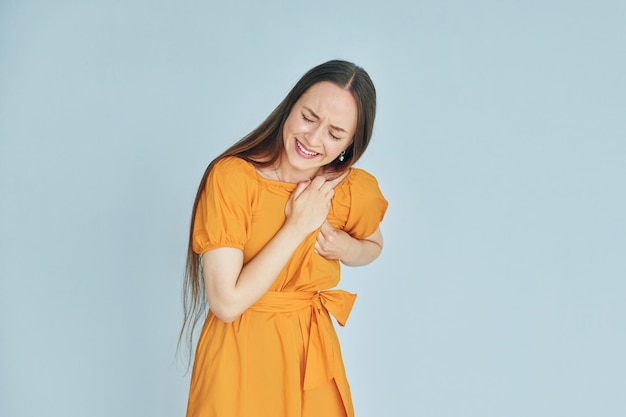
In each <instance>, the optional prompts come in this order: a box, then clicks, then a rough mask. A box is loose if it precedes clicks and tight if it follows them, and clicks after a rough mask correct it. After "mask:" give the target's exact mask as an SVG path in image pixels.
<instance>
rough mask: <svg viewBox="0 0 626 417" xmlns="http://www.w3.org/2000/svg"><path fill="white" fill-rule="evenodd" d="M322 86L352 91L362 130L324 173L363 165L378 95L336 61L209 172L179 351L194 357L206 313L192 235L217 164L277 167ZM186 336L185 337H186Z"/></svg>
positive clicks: (303, 83)
mask: <svg viewBox="0 0 626 417" xmlns="http://www.w3.org/2000/svg"><path fill="white" fill-rule="evenodd" d="M322 81H329V82H332V83H334V84H336V85H337V86H339V87H341V88H343V89H345V90H348V91H350V92H351V93H352V95H353V96H354V98H355V100H356V103H357V127H356V132H355V134H354V138H353V139H354V140H353V141H352V143H351V144H350V146H348V148H347V149H346V152H345V154H344V158H343V161H341V160H339V158H337V159H335V160H334V161H333V162H330V163H329V164H328V165H326V166H325V167H324V171H325V172H337V173H340V172H344V171H345V170H347V169H349V168H350V167H351V166H352V165H353V164H354V163H355V162H356V161H358V160H359V158H360V157H361V155H363V152H365V149H367V145H368V144H369V142H370V138H371V137H372V129H373V127H374V117H375V115H376V90H375V88H374V84H373V83H372V80H371V79H370V77H369V75H368V74H367V72H365V70H364V69H363V68H361V67H359V66H357V65H355V64H353V63H351V62H347V61H341V60H333V61H328V62H326V63H323V64H321V65H318V66H317V67H315V68H313V69H311V70H309V71H308V72H307V73H306V74H304V76H303V77H302V78H301V79H300V80H299V81H298V82H297V83H296V85H295V86H294V87H293V88H292V89H291V91H290V92H289V94H287V97H285V99H284V100H283V101H282V102H281V103H280V104H279V105H278V107H276V109H274V111H273V112H272V113H271V114H270V115H269V116H268V118H267V119H265V121H264V122H263V123H261V124H260V125H259V126H258V127H257V128H256V129H254V130H253V131H252V132H250V133H249V134H248V135H246V136H245V137H244V138H242V139H241V140H239V141H238V142H237V143H235V144H234V145H233V146H231V147H230V148H228V149H227V150H226V151H224V152H223V153H222V154H221V155H219V156H218V157H217V158H215V159H214V160H213V161H211V163H210V164H209V166H208V167H207V169H206V170H205V171H204V175H203V176H202V180H201V181H200V185H199V187H198V192H197V193H196V199H195V201H194V203H193V210H192V212H191V227H190V228H189V244H188V248H187V267H186V270H185V280H184V283H183V310H184V320H183V325H182V328H181V330H180V334H179V338H178V346H179V347H180V343H181V341H182V340H183V339H186V341H187V344H188V354H189V357H191V352H192V339H193V332H194V328H195V326H196V324H197V323H198V320H199V319H200V318H201V317H202V316H203V315H204V313H205V311H206V305H207V301H206V295H205V294H204V281H203V277H202V260H201V257H200V255H199V254H197V253H195V252H194V251H193V248H192V243H193V229H194V223H195V218H196V210H197V208H198V203H199V201H200V198H201V196H202V193H203V191H204V188H205V184H206V181H207V178H208V176H209V173H210V172H211V169H213V166H214V165H215V163H216V162H217V161H219V160H221V159H222V158H225V157H228V156H238V157H240V158H243V159H245V160H247V161H249V162H251V163H253V164H255V165H256V166H259V167H266V166H270V165H272V164H274V163H275V162H276V161H277V160H278V158H279V157H280V155H281V152H282V150H283V146H284V145H283V140H282V132H283V126H284V124H285V120H286V119H287V116H289V113H290V112H291V109H292V107H293V106H294V104H295V103H296V102H297V101H298V99H299V98H300V96H302V94H304V93H305V92H306V91H307V90H308V89H309V88H310V87H311V86H313V85H314V84H316V83H319V82H322ZM185 333H186V335H185Z"/></svg>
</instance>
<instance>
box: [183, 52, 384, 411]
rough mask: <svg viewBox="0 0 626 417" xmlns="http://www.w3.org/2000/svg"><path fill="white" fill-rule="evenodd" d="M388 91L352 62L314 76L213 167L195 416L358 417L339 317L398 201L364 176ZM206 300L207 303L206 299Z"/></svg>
mask: <svg viewBox="0 0 626 417" xmlns="http://www.w3.org/2000/svg"><path fill="white" fill-rule="evenodd" d="M375 111H376V92H375V89H374V85H373V84H372V82H371V80H370V78H369V76H368V75H367V73H366V72H365V71H364V70H363V69H361V68H360V67H357V66H355V65H354V64H352V63H349V62H345V61H330V62H326V63H324V64H322V65H319V66H317V67H315V68H313V69H312V70H310V71H309V72H307V73H306V74H305V75H304V76H303V77H302V79H300V81H299V82H298V83H297V84H296V85H295V87H294V88H293V89H292V90H291V91H290V92H289V94H288V95H287V97H286V98H285V99H284V100H283V102H282V103H281V104H280V105H279V106H278V107H277V108H276V109H275V110H274V112H273V113H272V114H271V115H270V116H269V117H268V118H267V119H266V120H265V121H264V122H263V123H262V124H261V125H260V126H259V127H258V128H257V129H255V130H254V131H253V132H251V133H250V134H249V135H247V136H246V137H244V138H243V139H242V140H240V141H239V142H238V143H236V144H235V145H233V146H232V147H231V148H230V149H228V150H227V151H226V152H224V153H223V154H222V155H220V156H218V157H217V158H216V159H215V160H213V162H211V164H209V166H208V168H207V170H206V172H205V174H204V177H203V178H202V181H201V184H200V187H199V189H198V193H197V196H196V200H195V203H194V208H193V215H192V223H191V231H190V237H189V250H188V256H187V273H186V277H185V285H184V291H185V304H184V307H185V322H184V325H183V331H181V336H182V333H183V332H184V331H185V329H186V330H187V331H188V333H187V334H188V338H189V340H190V339H191V333H192V332H193V327H194V325H195V324H196V322H197V321H198V319H199V318H200V317H201V315H202V313H203V311H204V308H205V305H206V304H205V303H206V300H207V299H208V304H209V306H210V310H209V312H208V315H207V316H206V320H205V323H204V327H203V330H202V333H201V335H200V338H199V341H198V345H197V349H196V355H195V361H194V365H193V372H192V377H191V388H190V392H189V403H188V408H187V416H188V417H199V416H204V417H212V416H219V417H228V416H232V417H265V416H267V417H313V416H314V417H320V416H323V417H334V416H348V417H351V416H353V415H354V411H353V406H352V400H351V396H350V389H349V386H348V382H347V379H346V375H345V370H344V366H343V362H342V359H341V353H340V350H339V341H338V339H337V336H336V334H335V331H334V327H333V325H332V322H331V319H330V315H329V313H330V314H332V315H333V316H334V317H335V318H336V319H337V321H338V322H339V324H341V325H344V324H345V320H346V319H347V317H348V314H349V313H350V310H351V308H352V304H353V303H354V299H355V297H356V296H355V295H354V294H350V293H347V292H345V291H341V290H329V289H330V288H333V287H335V286H336V285H337V283H338V282H339V269H340V267H339V263H340V261H341V262H343V263H344V264H346V265H352V266H359V265H365V264H367V263H369V262H371V261H373V260H374V259H375V258H377V257H378V255H379V254H380V252H381V250H382V245H383V240H382V234H381V232H380V229H379V223H380V222H381V220H382V218H383V215H384V213H385V210H386V208H387V202H386V201H385V199H384V197H383V196H382V194H381V192H380V190H379V188H378V184H377V182H376V180H375V178H374V177H373V176H371V175H370V174H368V173H367V172H365V171H363V170H360V169H356V168H351V167H352V165H353V164H354V163H355V162H356V161H357V160H358V159H359V157H360V156H361V155H362V154H363V152H364V151H365V149H366V148H367V145H368V143H369V140H370V137H371V134H372V128H373V123H374V116H375ZM205 294H206V298H205Z"/></svg>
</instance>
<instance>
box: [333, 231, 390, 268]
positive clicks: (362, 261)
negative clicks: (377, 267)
mask: <svg viewBox="0 0 626 417" xmlns="http://www.w3.org/2000/svg"><path fill="white" fill-rule="evenodd" d="M348 238H349V239H350V241H349V244H348V246H347V250H346V251H345V254H344V255H343V256H342V257H341V262H342V263H343V264H344V265H348V266H362V265H367V264H369V263H370V262H372V261H374V260H375V259H376V258H378V256H379V255H380V253H381V251H382V245H381V244H380V243H378V242H376V241H373V240H368V239H355V238H353V237H350V236H349V237H348Z"/></svg>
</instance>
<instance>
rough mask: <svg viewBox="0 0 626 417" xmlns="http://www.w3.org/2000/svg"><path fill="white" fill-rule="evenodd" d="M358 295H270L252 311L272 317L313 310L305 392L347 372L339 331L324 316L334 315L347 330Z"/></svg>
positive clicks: (274, 293) (278, 292)
mask: <svg viewBox="0 0 626 417" xmlns="http://www.w3.org/2000/svg"><path fill="white" fill-rule="evenodd" d="M355 300H356V294H352V293H349V292H347V291H344V290H328V291H294V292H282V291H268V292H267V293H266V294H265V295H264V296H263V297H261V299H260V300H259V301H257V302H256V303H255V304H254V305H252V306H251V307H250V309H251V310H253V311H263V312H271V313H280V312H293V311H298V310H302V309H304V308H306V307H307V306H310V307H311V310H312V317H311V329H310V330H309V346H308V349H307V352H306V364H305V367H304V369H305V371H304V389H305V390H309V389H311V388H316V387H318V386H320V385H322V384H324V383H325V382H328V381H330V380H331V379H332V378H334V377H335V376H338V375H339V374H338V373H339V372H343V365H342V362H341V361H340V360H339V359H340V356H339V355H340V353H339V352H337V351H336V349H337V348H338V344H337V343H336V342H335V343H333V342H334V341H335V340H334V339H335V337H336V336H335V334H334V332H335V329H334V328H333V325H332V322H331V321H330V320H328V319H327V318H326V317H324V316H328V313H330V314H332V315H333V317H335V319H336V320H337V322H338V323H339V325H341V326H345V324H346V321H347V320H348V316H349V315H350V311H351V310H352V306H353V305H354V301H355Z"/></svg>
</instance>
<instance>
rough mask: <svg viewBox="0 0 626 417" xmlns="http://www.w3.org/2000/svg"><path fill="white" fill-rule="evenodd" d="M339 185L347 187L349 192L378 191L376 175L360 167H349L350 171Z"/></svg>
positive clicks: (376, 192)
mask: <svg viewBox="0 0 626 417" xmlns="http://www.w3.org/2000/svg"><path fill="white" fill-rule="evenodd" d="M341 185H344V186H345V187H347V188H349V189H350V192H351V193H355V192H357V193H367V192H372V193H375V194H378V193H380V187H379V185H378V180H377V179H376V177H375V176H374V175H372V174H370V173H369V172H367V171H366V170H364V169H361V168H351V169H350V173H349V174H348V176H347V177H346V178H345V180H344V181H343V182H342V183H341Z"/></svg>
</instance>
